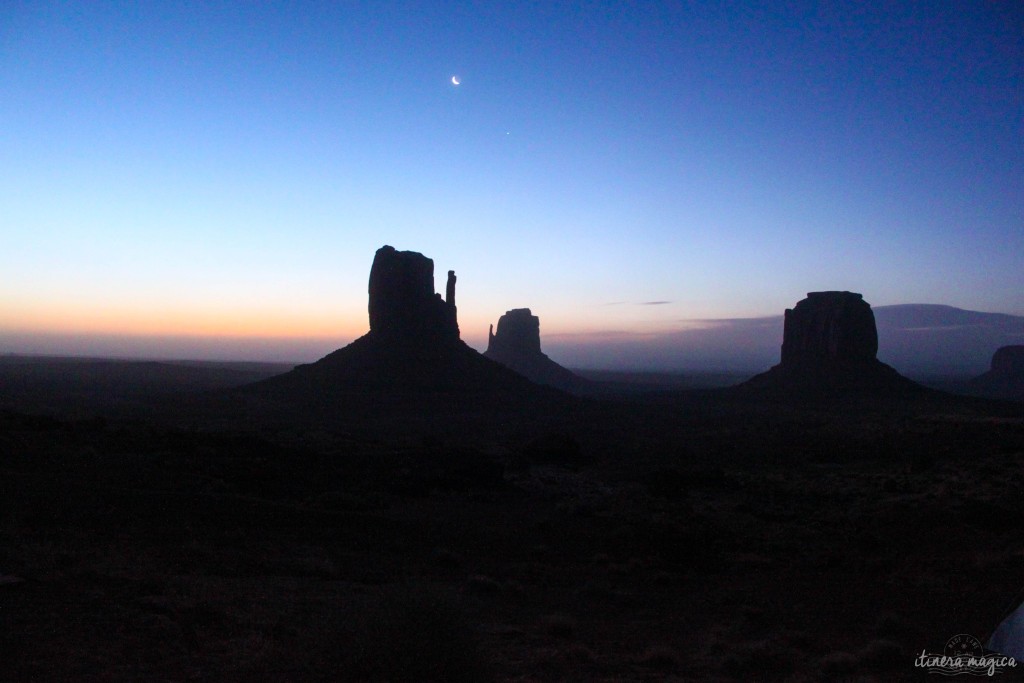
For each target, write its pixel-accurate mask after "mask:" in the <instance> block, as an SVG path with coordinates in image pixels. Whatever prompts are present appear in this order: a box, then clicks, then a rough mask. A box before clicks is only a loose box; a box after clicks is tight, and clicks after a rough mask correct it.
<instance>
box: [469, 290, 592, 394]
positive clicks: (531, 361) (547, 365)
mask: <svg viewBox="0 0 1024 683" xmlns="http://www.w3.org/2000/svg"><path fill="white" fill-rule="evenodd" d="M484 356H486V357H487V358H490V359H491V360H495V361H497V362H499V363H501V364H502V365H504V366H505V367H508V368H511V369H512V370H515V371H516V372H518V373H519V374H520V375H522V376H523V377H526V378H527V379H529V380H530V381H532V382H536V383H537V384H546V385H548V386H552V387H556V388H558V389H562V390H563V391H581V390H583V389H584V388H585V387H586V386H587V385H588V384H589V382H588V381H587V380H585V379H583V378H582V377H580V376H579V375H576V374H573V373H572V372H570V371H569V370H567V369H565V368H564V367H562V366H561V365H559V364H558V363H556V362H555V361H553V360H551V359H550V358H548V356H547V354H545V353H544V352H543V351H541V350H540V318H538V317H537V316H535V315H533V313H531V312H530V309H529V308H514V309H512V310H511V311H506V312H505V315H503V316H501V318H499V319H498V330H497V332H495V330H494V326H493V325H492V326H491V329H490V331H489V332H488V334H487V350H486V351H484Z"/></svg>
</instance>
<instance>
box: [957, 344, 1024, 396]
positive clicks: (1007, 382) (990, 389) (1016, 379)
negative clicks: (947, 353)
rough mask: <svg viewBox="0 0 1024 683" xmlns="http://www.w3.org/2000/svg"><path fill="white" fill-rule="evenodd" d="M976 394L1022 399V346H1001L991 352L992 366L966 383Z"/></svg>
mask: <svg viewBox="0 0 1024 683" xmlns="http://www.w3.org/2000/svg"><path fill="white" fill-rule="evenodd" d="M967 384H968V386H967V390H968V392H969V393H971V394H975V395H977V396H985V397H988V398H1002V399H1010V400H1015V401H1024V346H1021V345H1014V346H1002V347H1000V348H998V349H997V350H996V352H995V353H994V354H992V367H991V368H990V369H989V371H988V372H986V373H985V374H983V375H979V376H978V377H975V378H974V379H972V380H971V381H970V382H968V383H967Z"/></svg>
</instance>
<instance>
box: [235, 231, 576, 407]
mask: <svg viewBox="0 0 1024 683" xmlns="http://www.w3.org/2000/svg"><path fill="white" fill-rule="evenodd" d="M455 281H456V279H455V272H454V271H448V281H447V284H446V287H445V294H446V298H444V299H442V298H441V296H440V295H439V294H437V293H435V292H434V262H433V261H432V260H431V259H429V258H427V257H426V256H424V255H423V254H420V253H417V252H414V251H398V250H396V249H394V248H393V247H390V246H385V247H382V248H380V249H378V250H377V253H376V255H375V256H374V259H373V265H372V266H371V268H370V280H369V290H368V294H369V305H368V311H369V319H370V331H369V332H368V333H366V334H365V335H363V336H362V337H360V338H359V339H356V340H355V341H354V342H352V343H351V344H349V345H348V346H346V347H344V348H341V349H338V350H337V351H334V352H333V353H331V354H329V355H327V356H325V357H323V358H321V359H320V360H318V361H317V362H315V363H311V364H308V365H300V366H298V367H296V368H295V369H294V370H292V371H291V372H288V373H285V374H284V375H280V376H278V377H273V378H271V379H269V380H266V381H264V382H260V383H257V384H255V385H251V390H252V391H254V392H257V393H260V394H263V395H266V396H270V397H272V398H274V399H285V400H287V401H288V402H290V403H293V404H294V405H296V406H302V407H304V408H305V409H311V410H316V411H324V410H325V411H337V410H338V409H345V410H355V411H360V414H362V413H363V412H366V411H369V412H368V415H369V416H370V417H371V418H376V417H377V416H378V413H379V412H380V411H381V410H384V409H385V407H387V406H399V407H400V408H401V409H403V410H407V409H410V408H412V409H414V410H415V411H417V412H416V414H417V415H420V416H426V415H428V414H437V413H443V412H444V411H445V410H450V409H453V407H458V409H459V410H466V409H480V410H483V409H487V407H488V406H491V407H494V406H497V405H506V406H508V405H521V404H522V403H523V402H527V403H533V402H535V401H538V400H539V401H541V402H543V401H544V400H547V399H552V400H554V399H553V397H555V398H558V397H561V394H559V393H558V392H554V391H552V390H550V389H547V388H544V387H538V386H536V385H535V384H532V383H530V382H529V381H527V380H526V379H525V378H523V377H522V376H520V375H519V374H517V373H515V372H513V371H511V370H509V369H508V368H505V367H503V366H501V365H500V364H498V363H496V362H494V361H492V360H488V359H487V358H484V357H483V356H482V355H481V354H479V353H477V352H476V351H474V350H473V349H471V348H470V347H468V346H467V345H466V344H465V343H464V342H463V341H462V340H461V339H460V338H459V325H458V319H457V310H456V307H455ZM559 400H560V399H559Z"/></svg>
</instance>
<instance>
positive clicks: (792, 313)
mask: <svg viewBox="0 0 1024 683" xmlns="http://www.w3.org/2000/svg"><path fill="white" fill-rule="evenodd" d="M877 353H878V330H877V329H876V328H875V316H874V314H873V313H872V312H871V306H870V305H869V304H868V303H867V302H866V301H864V297H863V296H862V295H860V294H856V293H854V292H809V293H808V294H807V298H806V299H804V300H802V301H800V302H799V303H797V305H796V306H794V307H793V308H790V309H786V317H785V322H784V323H783V332H782V364H783V365H799V364H804V363H843V362H864V361H871V360H874V358H875V355H876V354H877Z"/></svg>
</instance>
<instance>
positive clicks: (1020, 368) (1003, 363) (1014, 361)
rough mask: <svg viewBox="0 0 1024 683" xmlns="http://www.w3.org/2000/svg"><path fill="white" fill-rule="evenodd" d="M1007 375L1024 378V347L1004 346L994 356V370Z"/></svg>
mask: <svg viewBox="0 0 1024 683" xmlns="http://www.w3.org/2000/svg"><path fill="white" fill-rule="evenodd" d="M991 372H997V373H1000V374H1005V375H1018V376H1020V377H1024V346H1004V347H1002V348H999V349H996V352H995V353H994V354H992V370H991Z"/></svg>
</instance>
